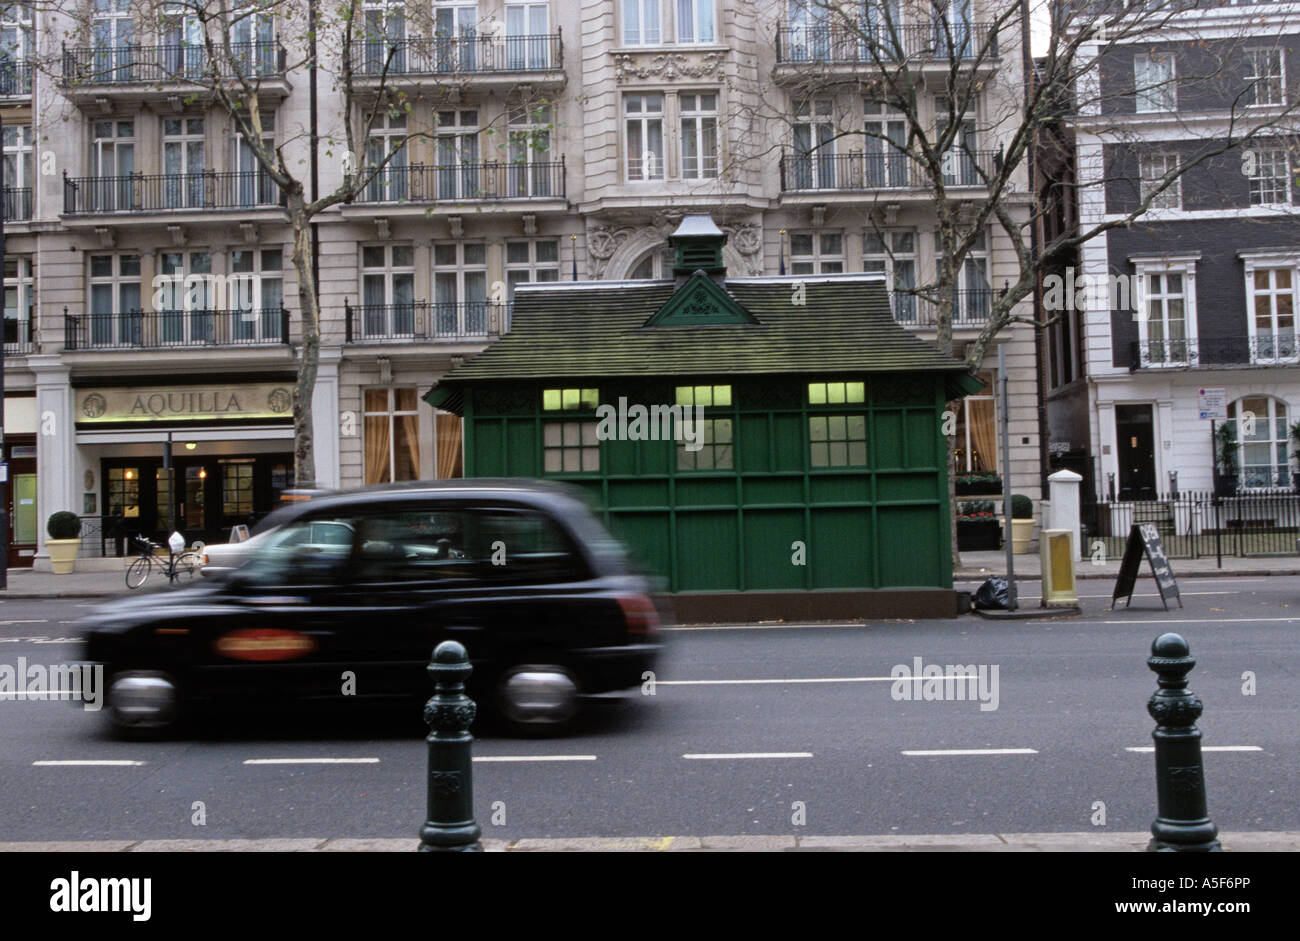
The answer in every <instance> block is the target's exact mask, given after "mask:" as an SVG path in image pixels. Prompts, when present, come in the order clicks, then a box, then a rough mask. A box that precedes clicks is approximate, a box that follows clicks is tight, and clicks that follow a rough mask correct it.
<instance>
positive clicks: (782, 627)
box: [659, 618, 912, 631]
mask: <svg viewBox="0 0 1300 941" xmlns="http://www.w3.org/2000/svg"><path fill="white" fill-rule="evenodd" d="M883 620H888V621H908V622H910V621H911V620H912V618H885V619H883ZM867 623H868V622H867V621H865V620H862V621H853V622H851V623H848V624H843V623H840V624H688V625H685V626H682V625H679V626H677V627H661V628H659V630H661V631H810V630H819V629H820V630H845V629H846V628H858V627H863V626H865V625H866V624H867ZM871 623H876V622H871Z"/></svg>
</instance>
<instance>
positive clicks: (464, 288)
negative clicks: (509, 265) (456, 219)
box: [430, 241, 491, 338]
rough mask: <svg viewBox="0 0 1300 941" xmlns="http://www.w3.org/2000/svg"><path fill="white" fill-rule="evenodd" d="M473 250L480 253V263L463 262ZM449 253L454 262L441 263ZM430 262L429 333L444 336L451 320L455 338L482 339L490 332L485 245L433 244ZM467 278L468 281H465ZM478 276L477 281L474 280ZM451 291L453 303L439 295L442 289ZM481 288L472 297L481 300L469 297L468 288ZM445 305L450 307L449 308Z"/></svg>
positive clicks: (447, 331)
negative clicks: (430, 314) (430, 318)
mask: <svg viewBox="0 0 1300 941" xmlns="http://www.w3.org/2000/svg"><path fill="white" fill-rule="evenodd" d="M471 248H472V249H474V250H475V251H474V254H475V255H478V254H479V252H480V251H481V257H482V259H483V260H482V261H471V260H467V259H469V258H470V253H469V252H468V251H467V249H471ZM449 250H451V252H452V253H453V254H454V259H455V260H454V261H444V260H443V259H445V258H447V257H449ZM430 256H431V260H432V262H433V276H432V278H431V279H430V284H431V285H432V288H433V314H432V316H433V321H434V322H433V324H432V330H434V331H436V333H437V335H438V336H447V335H448V334H449V333H450V332H451V330H452V327H453V323H452V321H453V319H454V320H455V323H454V326H455V333H454V336H455V337H462V338H468V337H483V336H487V335H488V333H489V331H490V329H491V310H490V309H489V308H490V306H491V291H490V287H489V284H488V277H487V271H488V267H487V243H486V242H481V241H466V242H435V243H434V244H433V249H432V251H431V252H430ZM467 275H470V276H472V277H468V278H467V277H466V276H467ZM479 275H481V276H482V277H481V278H479V277H477V276H479ZM448 284H450V285H452V286H453V287H454V288H455V299H454V300H449V299H447V298H446V297H445V296H443V295H442V294H441V293H440V292H441V290H442V289H443V286H445V285H448ZM478 285H481V287H482V290H481V291H477V290H476V291H474V292H472V293H474V294H476V295H478V294H481V295H482V296H481V297H480V296H475V297H470V294H471V291H470V287H474V286H478ZM447 305H454V307H450V306H447Z"/></svg>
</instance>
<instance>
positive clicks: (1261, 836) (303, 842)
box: [0, 831, 1300, 853]
mask: <svg viewBox="0 0 1300 941" xmlns="http://www.w3.org/2000/svg"><path fill="white" fill-rule="evenodd" d="M1150 839H1151V834H1149V833H1141V832H1139V833H964V834H934V835H920V836H918V835H912V836H703V837H700V836H664V837H575V838H569V839H522V840H493V839H485V840H483V841H482V844H483V849H484V851H485V852H488V853H530V852H531V853H556V852H577V853H593V852H594V853H623V852H632V853H637V852H641V853H656V852H658V853H663V852H668V853H725V852H743V853H756V852H757V853H762V852H768V853H798V852H841V853H864V852H865V853H899V852H939V853H988V852H1010V853H1099V852H1100V853H1106V852H1132V853H1137V852H1144V851H1145V850H1146V847H1147V842H1148V841H1149V840H1150ZM1219 843H1220V845H1221V846H1222V847H1223V849H1224V851H1225V852H1246V853H1279V852H1291V853H1294V852H1297V851H1300V832H1295V831H1255V832H1248V833H1221V834H1219ZM419 846H420V841H419V840H417V839H414V838H409V839H397V840H394V839H365V838H353V837H334V838H322V839H312V838H308V839H270V840H84V841H61V842H49V843H0V853H45V852H48V853H177V852H186V853H189V852H225V853H257V852H266V853H331V852H333V853H407V852H412V851H415V850H417V849H419Z"/></svg>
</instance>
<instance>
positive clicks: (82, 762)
mask: <svg viewBox="0 0 1300 941" xmlns="http://www.w3.org/2000/svg"><path fill="white" fill-rule="evenodd" d="M142 764H144V762H143V761H125V760H110V759H82V758H77V759H70V760H67V761H33V762H32V766H33V767H36V768H68V767H83V768H134V767H139V766H140V765H142Z"/></svg>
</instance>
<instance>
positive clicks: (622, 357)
mask: <svg viewBox="0 0 1300 941" xmlns="http://www.w3.org/2000/svg"><path fill="white" fill-rule="evenodd" d="M725 240H726V236H725V235H724V233H722V232H721V231H720V230H719V229H718V228H717V227H716V226H715V225H714V224H713V222H712V220H711V219H710V218H709V217H708V216H687V217H686V218H685V219H684V220H683V221H682V224H681V226H680V227H679V228H678V230H677V231H676V232H675V233H674V235H673V236H672V237H671V238H670V243H671V244H672V246H673V248H674V250H675V263H674V267H673V273H674V276H675V277H674V280H672V281H666V280H665V281H624V282H609V281H604V282H569V283H547V284H538V285H521V286H519V287H518V288H517V289H516V293H515V298H514V309H513V313H512V318H511V324H510V329H509V331H508V332H507V333H506V334H505V335H504V336H502V337H501V338H500V339H499V340H497V341H496V342H494V343H493V344H492V345H491V346H489V347H488V348H487V349H486V350H484V351H483V352H482V353H480V354H479V355H477V356H476V357H474V358H473V359H472V360H470V361H469V362H467V363H465V364H463V365H461V366H459V367H457V368H456V369H454V370H452V372H451V373H450V374H448V375H447V376H446V377H445V378H443V379H442V380H441V381H439V382H438V384H437V385H436V386H435V387H434V388H433V389H432V390H431V391H430V392H429V393H428V395H427V396H426V399H427V400H428V401H429V402H430V404H432V405H434V406H436V407H438V408H441V409H444V410H447V411H451V412H454V413H456V414H459V415H461V416H463V418H464V435H465V474H466V476H492V477H498V476H504V477H541V478H548V479H555V480H563V481H567V482H570V483H572V484H576V485H578V486H579V487H582V488H584V489H585V490H586V491H587V492H588V493H589V494H590V497H591V499H592V501H593V502H594V503H595V504H596V505H597V506H598V507H599V509H600V511H601V512H602V513H603V514H604V518H605V520H606V522H607V523H608V525H609V527H610V529H611V530H612V531H613V532H614V533H616V534H617V535H619V536H620V537H622V538H623V539H624V540H625V541H626V542H627V543H628V544H629V545H630V546H632V548H633V549H634V550H635V551H637V552H638V553H639V555H640V556H641V557H642V558H643V560H644V561H645V562H646V563H647V564H648V565H649V566H650V567H651V568H652V569H654V570H656V571H658V572H659V573H660V574H662V575H663V576H664V578H666V579H667V582H668V586H669V589H670V590H671V591H672V592H673V593H674V594H675V598H674V605H675V607H676V609H677V612H678V616H679V617H680V618H682V619H684V620H748V619H779V618H813V617H850V618H852V617H918V616H940V617H950V616H953V615H954V613H955V610H956V604H955V599H954V596H953V591H952V558H951V551H950V546H949V536H948V533H949V529H948V527H949V515H948V514H949V513H950V511H951V508H950V506H949V502H948V480H947V473H948V471H947V460H946V457H947V450H946V447H945V442H944V439H943V436H942V431H941V428H942V415H943V411H944V408H945V403H947V402H948V401H950V400H952V399H956V398H960V397H961V396H962V395H965V394H969V393H971V392H974V391H976V390H977V388H978V386H979V383H978V382H976V381H975V380H974V379H973V378H972V377H971V376H970V373H969V371H968V370H967V369H966V367H965V366H964V365H963V364H962V363H961V362H959V361H957V360H955V359H953V358H952V357H950V356H946V355H943V354H941V353H940V352H939V351H938V350H936V349H935V348H934V347H933V346H932V345H930V344H928V343H926V342H924V341H923V340H921V339H919V338H918V337H916V336H914V335H913V334H911V333H909V332H908V331H907V330H905V329H904V328H903V327H900V326H899V325H898V324H897V323H895V322H894V319H893V317H892V316H891V313H890V302H889V295H888V291H887V290H886V286H885V282H884V280H883V279H882V278H881V277H880V276H873V275H829V276H811V275H809V276H792V277H758V278H726V277H725V266H724V263H723V260H722V248H723V244H724V243H725Z"/></svg>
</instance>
